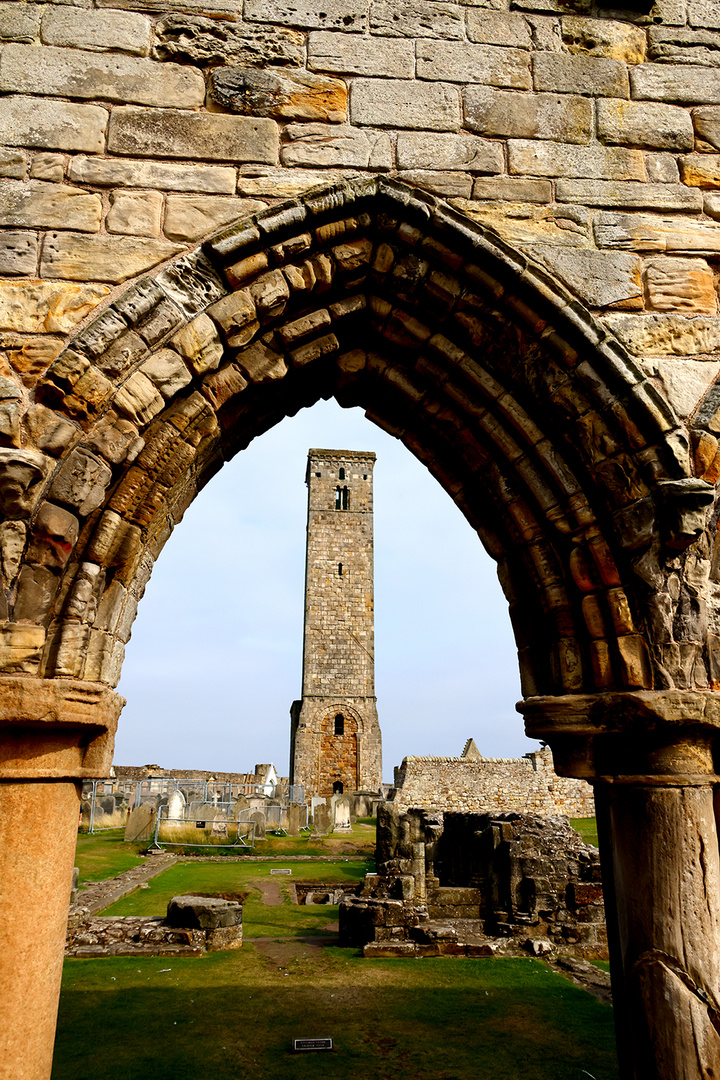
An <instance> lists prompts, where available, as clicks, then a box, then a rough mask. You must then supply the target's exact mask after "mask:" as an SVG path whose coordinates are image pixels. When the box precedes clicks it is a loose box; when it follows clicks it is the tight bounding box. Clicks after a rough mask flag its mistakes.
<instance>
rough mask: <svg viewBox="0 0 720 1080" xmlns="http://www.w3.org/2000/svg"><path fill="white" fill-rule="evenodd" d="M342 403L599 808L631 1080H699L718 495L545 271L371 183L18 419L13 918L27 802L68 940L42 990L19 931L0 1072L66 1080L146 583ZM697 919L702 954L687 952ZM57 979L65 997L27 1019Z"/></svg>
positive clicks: (57, 919) (12, 531) (255, 237)
mask: <svg viewBox="0 0 720 1080" xmlns="http://www.w3.org/2000/svg"><path fill="white" fill-rule="evenodd" d="M331 395H334V396H335V397H337V399H338V401H339V402H340V403H341V404H342V405H345V406H354V405H360V406H362V407H364V408H365V410H366V412H367V415H368V416H369V417H370V419H372V420H374V421H375V422H376V423H378V424H380V425H381V426H382V427H384V428H385V429H386V430H388V431H390V432H391V433H392V434H394V435H396V436H397V437H399V438H400V439H401V440H402V441H403V442H404V444H405V445H406V446H407V447H408V449H409V450H410V451H411V452H412V453H414V454H416V455H417V456H418V457H419V458H420V459H421V460H422V461H424V462H425V463H426V464H427V466H428V468H429V469H430V470H431V472H432V473H433V474H434V475H435V476H436V478H437V479H438V481H439V482H440V483H441V484H442V485H443V486H444V487H445V489H446V490H447V491H448V492H449V494H450V495H451V497H452V498H454V499H455V501H456V502H457V504H458V505H459V506H460V508H461V509H462V511H463V512H464V514H465V516H466V517H467V519H468V521H469V522H470V523H471V525H472V526H473V527H474V528H476V529H477V531H478V533H479V535H480V537H481V539H482V541H483V543H484V544H485V546H486V548H487V549H488V550H489V552H490V553H491V555H492V556H493V557H494V558H495V559H496V561H497V562H498V567H499V574H500V579H501V582H502V585H503V588H504V590H505V593H506V596H507V598H508V602H509V605H510V612H511V616H512V619H513V625H514V629H515V634H516V638H517V642H518V654H519V661H520V667H521V672H522V679H523V693H524V695H525V702H524V704H523V706H522V707H523V709H524V711H525V712H526V717H527V725H528V730H530V731H534V732H537V733H539V734H542V735H543V737H545V738H547V739H548V741H549V742H550V743H551V745H552V746H553V749H554V750H555V752H556V757H557V760H558V762H559V766H560V768H561V769H563V770H564V771H565V772H567V773H568V774H569V775H583V776H586V777H588V778H589V779H591V780H592V781H593V782H594V783H595V785H596V792H597V801H598V813H599V819H600V823H601V830H602V832H603V846H604V852H603V854H604V865H605V866H606V873H607V882H606V889H607V895H608V897H609V907H610V909H611V919H610V935H611V944H612V948H613V978H614V981H615V989H616V993H617V995H618V998H617V1000H618V1002H620V1005H621V1007H620V1008H619V1009H618V1013H619V1015H620V1017H621V1023H620V1025H619V1045H620V1051H621V1062H622V1068H623V1070H624V1075H626V1076H636V1077H645V1076H658V1077H660V1076H662V1077H663V1078H667V1080H670V1077H673V1078H674V1077H676V1076H679V1075H685V1076H688V1077H690V1076H693V1077H694V1076H698V1077H700V1076H709V1075H711V1073H710V1072H709V1071H708V1069H709V1068H716V1067H718V1065H719V1064H720V1049H719V1047H720V1036H719V1035H718V1021H717V1016H718V1008H717V1003H716V993H717V990H716V987H717V978H716V976H717V957H716V949H715V947H714V940H715V939H716V930H717V922H718V920H719V918H720V914H719V913H720V871H719V870H718V850H717V833H716V831H715V823H714V817H713V810H712V791H713V785H714V784H715V783H716V782H717V777H716V775H715V743H716V730H717V726H716V723H715V709H716V706H715V704H714V703H715V695H714V693H713V691H712V687H713V685H714V683H715V663H716V661H715V651H714V644H713V643H714V641H715V640H716V639H714V638H713V636H712V634H708V632H707V621H706V612H705V594H704V589H705V586H706V583H707V576H708V573H709V568H710V567H709V558H708V556H709V551H710V544H709V539H708V535H709V534H708V532H707V519H708V512H709V510H710V508H711V506H712V505H713V504H714V489H713V487H712V485H711V483H709V482H708V480H707V479H706V478H705V476H704V474H703V472H702V470H699V469H698V468H697V460H698V459H697V454H694V453H693V450H694V449H695V444H693V446H691V443H690V439H689V435H688V430H687V428H686V427H685V425H683V424H682V423H681V422H680V421H679V419H678V417H677V416H676V415H675V413H674V412H673V409H672V408H671V407H670V405H669V404H668V402H667V401H666V400H665V399H664V398H663V397H662V396H661V395H660V393H659V392H658V391H657V389H656V388H655V386H654V385H653V383H652V382H651V381H650V380H649V379H648V378H647V377H646V375H645V373H644V372H643V371H642V370H641V369H640V367H639V366H638V365H637V364H636V363H635V362H634V361H633V360H632V359H631V358H630V357H629V356H628V355H627V353H626V352H625V351H624V349H623V348H622V347H621V346H620V345H619V344H618V342H617V341H616V340H615V339H614V338H613V337H612V335H611V334H610V332H609V331H608V330H606V329H605V328H604V327H602V326H601V325H600V324H599V323H598V322H596V321H595V320H594V319H593V318H592V317H591V316H590V315H589V314H588V312H587V311H585V310H584V309H583V307H582V306H581V305H580V304H579V303H578V301H577V300H576V299H575V298H573V297H572V296H571V295H570V294H569V293H568V292H567V291H566V290H565V289H564V288H563V287H562V286H561V285H559V284H558V282H557V281H555V280H553V278H552V277H551V276H550V275H549V274H548V273H547V271H545V270H543V269H541V268H540V267H539V266H537V265H535V264H533V263H532V262H531V261H530V260H529V259H528V258H527V257H525V256H523V255H520V254H518V253H517V252H516V251H514V250H512V249H511V248H509V247H508V246H507V245H506V244H504V243H503V242H502V241H501V240H499V239H498V238H497V237H493V236H491V235H490V234H489V233H487V232H485V231H483V230H482V229H481V228H479V227H478V226H476V225H474V224H472V223H471V222H469V221H468V220H467V219H466V218H464V217H462V216H461V215H459V214H457V213H455V212H454V211H452V210H451V209H450V208H449V207H447V206H446V205H445V204H444V203H443V202H442V201H441V200H439V199H437V198H435V197H433V196H430V195H425V194H422V193H419V192H417V191H411V190H410V189H408V188H406V187H404V186H403V185H402V184H400V183H397V182H394V181H390V180H381V179H376V178H371V179H366V180H358V181H349V182H345V183H342V184H339V185H337V186H335V187H333V188H329V189H323V190H314V191H311V192H309V193H308V194H306V195H304V196H303V197H301V198H297V199H294V200H291V201H289V202H288V203H285V204H284V205H282V206H280V207H274V208H272V209H269V210H266V211H263V212H262V213H260V214H258V215H255V216H254V217H252V218H248V219H245V220H243V221H241V222H239V223H238V224H236V225H234V226H233V227H231V228H230V229H228V230H227V231H225V232H224V233H221V234H219V235H217V236H216V237H214V238H213V239H211V240H209V241H207V242H206V243H205V244H204V245H203V246H202V248H200V249H198V250H197V251H195V252H193V253H191V254H189V255H184V256H182V257H181V258H178V259H177V260H175V261H174V262H171V263H169V264H168V265H167V266H166V267H165V268H164V269H163V270H162V271H161V272H159V273H158V274H157V276H156V277H155V278H146V279H144V280H143V281H141V282H139V283H137V284H135V285H133V286H132V287H131V288H130V289H128V290H127V291H125V292H124V293H122V294H120V295H119V296H118V297H116V298H115V299H114V300H113V302H112V303H111V304H110V305H109V306H108V307H106V308H105V309H104V310H103V311H102V313H101V314H100V315H99V316H97V317H96V318H95V319H94V320H93V321H92V322H90V323H89V324H88V325H87V326H85V328H84V329H83V330H81V332H80V333H78V334H77V335H76V336H75V338H74V339H73V340H72V341H71V342H70V344H69V345H68V346H67V348H66V349H65V350H64V351H63V352H62V353H61V354H60V355H59V356H58V357H57V358H56V359H55V360H54V361H53V363H52V364H51V366H50V367H49V368H48V370H47V371H46V372H45V373H44V374H43V375H42V376H41V377H40V379H39V380H38V382H37V384H36V387H35V391H34V398H33V400H32V401H30V400H26V401H24V402H23V406H24V408H25V415H24V421H23V423H24V428H23V430H24V431H25V433H26V436H27V438H26V440H25V442H24V443H23V445H22V447H21V448H16V447H11V448H8V449H6V450H3V451H0V509H1V510H2V515H3V521H2V524H1V525H0V551H1V553H2V570H3V581H2V585H3V588H2V590H1V597H2V599H1V600H0V603H2V605H3V606H2V610H1V611H0V617H1V621H0V696H2V698H3V702H5V701H7V703H8V706H9V707H8V708H6V709H5V711H4V714H3V715H4V717H5V720H4V729H5V732H6V733H7V735H8V746H9V747H10V748H11V749H10V751H9V752H8V753H7V754H6V756H5V758H4V759H3V760H2V762H1V763H0V777H1V778H2V779H3V780H4V783H3V785H2V786H1V787H0V798H2V799H3V811H2V813H0V821H3V824H4V826H5V827H6V829H7V830H9V831H8V836H7V841H8V845H9V846H8V851H9V852H10V855H9V857H8V858H9V863H8V867H9V869H8V873H7V874H5V873H4V876H3V890H4V893H5V895H4V896H3V898H2V906H3V911H4V912H5V911H7V912H10V913H11V912H12V911H16V910H17V904H16V902H15V901H16V896H17V893H15V894H13V890H17V889H19V890H20V893H21V895H22V896H23V897H25V898H27V897H28V896H29V890H28V887H27V884H26V885H24V886H23V884H22V881H23V873H24V872H25V868H26V862H25V856H23V857H22V858H17V857H16V854H14V853H15V852H16V849H17V844H16V842H14V841H13V842H11V838H12V836H13V833H12V831H11V830H12V829H20V830H21V831H22V830H23V829H26V826H27V807H28V805H30V803H32V799H31V800H30V803H29V802H28V799H27V798H26V795H25V794H24V793H26V792H27V790H28V786H29V784H30V783H33V784H34V785H35V786H36V788H37V790H38V791H40V789H41V788H42V789H43V791H44V790H45V789H49V788H54V795H53V798H54V799H55V801H56V803H57V805H58V806H60V804H61V803H62V811H61V815H60V816H61V818H62V823H61V824H60V825H59V834H61V835H62V841H61V842H59V843H58V844H57V845H56V847H57V851H56V852H55V853H54V855H53V858H52V859H51V858H50V857H49V855H48V852H47V851H46V850H42V851H38V852H36V853H35V858H34V862H35V864H36V865H37V866H38V867H45V868H49V869H46V870H43V871H42V872H43V873H46V874H47V875H49V876H50V877H51V878H52V887H49V886H48V887H47V888H46V890H45V897H44V899H43V900H42V902H39V901H38V902H37V903H36V908H37V910H36V916H37V918H36V922H37V924H38V926H42V925H43V923H44V924H45V925H47V926H49V925H50V924H52V926H53V927H54V930H53V932H52V934H49V933H48V934H46V935H44V937H43V934H42V933H39V934H38V936H37V938H36V939H35V940H34V941H33V942H32V947H33V949H34V951H35V952H34V955H35V961H34V965H30V967H28V965H27V951H28V946H27V942H26V941H24V942H22V943H20V941H19V933H20V930H19V926H18V923H17V920H16V921H15V922H13V917H12V914H10V915H8V919H6V920H5V922H4V924H3V923H2V922H0V926H3V925H4V926H5V927H8V928H9V929H7V930H5V934H6V940H5V945H6V948H5V953H6V955H7V956H11V955H12V957H13V958H14V959H13V960H12V963H10V964H9V965H6V967H5V971H6V972H7V975H4V976H3V979H6V980H7V983H6V982H2V983H0V988H2V989H3V990H4V991H5V995H4V1000H5V1001H6V1003H8V1008H7V1009H6V1025H7V1026H6V1027H5V1029H4V1031H3V1034H2V1040H4V1042H3V1041H1V1040H0V1048H2V1049H4V1051H5V1053H4V1054H0V1062H2V1061H3V1060H4V1061H6V1062H12V1063H13V1064H12V1065H11V1066H10V1068H11V1070H12V1071H11V1072H8V1071H7V1066H4V1065H2V1064H0V1076H1V1077H3V1080H4V1078H5V1076H7V1077H8V1078H9V1077H10V1076H11V1075H12V1077H13V1080H18V1077H22V1076H24V1077H27V1078H32V1080H40V1078H44V1077H46V1076H48V1075H49V1068H50V1061H51V1028H52V1025H54V1020H53V1021H52V1023H50V1022H49V1021H48V1020H47V1016H48V1015H49V1013H52V1015H53V1016H54V1011H53V1007H52V1000H53V999H56V997H57V988H58V985H59V984H58V978H59V963H60V960H61V956H62V942H61V936H62V935H61V927H62V917H61V912H62V907H63V905H64V904H65V903H66V895H64V893H63V889H65V887H66V886H67V888H68V889H69V874H70V868H71V866H72V840H73V830H74V828H75V827H76V821H77V804H78V795H77V784H78V781H79V779H80V778H82V777H83V776H85V775H92V774H97V773H98V772H102V771H104V769H105V767H106V765H107V764H109V759H108V757H107V756H103V755H107V753H109V751H110V749H111V734H112V730H113V725H114V723H115V722H116V720H117V715H118V713H119V709H120V706H121V704H122V701H121V699H119V698H118V696H117V695H116V694H114V692H113V690H112V687H114V686H115V685H116V684H117V681H118V678H119V674H120V668H121V664H122V657H123V652H124V645H125V642H126V641H127V640H128V637H129V635H130V629H131V625H132V621H133V619H134V617H135V613H136V610H137V605H138V601H139V600H140V599H141V597H142V593H143V590H144V587H145V584H146V582H147V580H148V578H149V576H150V573H151V571H152V567H153V564H154V561H155V559H156V558H157V557H158V555H159V552H160V551H161V549H162V546H163V544H164V543H165V541H166V540H167V538H168V536H169V535H170V533H171V531H172V529H173V527H174V525H175V524H176V523H177V522H178V521H179V520H180V519H181V517H182V515H183V512H184V510H185V509H186V507H187V506H188V505H189V503H190V502H191V501H192V499H193V498H194V496H195V494H196V493H197V491H198V490H199V488H200V487H202V485H203V484H205V483H206V482H207V481H208V480H209V479H210V478H211V477H212V475H213V474H214V472H215V471H217V469H218V468H220V467H221V465H222V463H223V462H224V461H225V460H227V459H229V458H231V457H232V456H233V455H234V454H235V453H236V452H238V451H239V450H241V449H242V448H244V447H245V446H246V445H247V444H248V443H249V442H250V441H251V440H252V439H253V438H254V437H256V436H257V435H259V434H261V433H262V432H263V431H265V430H267V429H268V428H269V427H270V426H272V425H273V424H275V423H277V422H278V421H279V420H281V419H282V418H283V417H284V416H287V415H291V414H293V413H294V412H296V411H297V410H298V409H300V408H302V407H304V406H306V405H309V404H312V403H313V402H314V401H316V400H318V399H319V398H320V397H328V396H331ZM698 472H700V475H697V473H698ZM683 694H685V695H686V697H682V695H683ZM673 695H680V697H677V696H675V697H674V696H673ZM668 702H675V706H674V712H673V713H672V717H671V718H669V714H668ZM13 703H15V704H14V705H13ZM671 711H672V710H671ZM50 731H52V734H49V732H50ZM13 732H17V733H18V734H17V735H13V734H12V733H13ZM35 801H36V803H37V802H38V800H37V799H36V800H35ZM33 805H34V804H33ZM38 806H39V803H38ZM38 812H39V811H38ZM632 822H636V823H637V822H640V823H642V826H643V828H644V829H645V833H644V836H646V842H645V845H644V847H643V848H642V851H643V859H644V860H645V861H642V860H640V862H641V863H642V865H641V866H639V863H638V859H637V853H636V850H635V845H633V844H630V843H629V841H628V839H627V836H626V834H625V833H624V832H623V829H625V830H627V827H628V824H629V823H632ZM23 823H24V824H23ZM669 864H671V866H672V867H674V868H675V869H676V870H677V873H676V874H675V875H674V876H673V874H672V873H671V874H670V875H669V877H668V873H667V872H666V871H667V867H668V865H669ZM638 866H639V869H638ZM688 867H690V868H694V869H693V870H692V872H690V873H687V872H686V871H687V869H688ZM633 868H634V869H633ZM695 871H697V872H695ZM66 879H67V880H66ZM669 880H670V881H671V884H670V885H668V881H669ZM23 890H24V891H23ZM673 890H674V891H673ZM36 892H37V890H36ZM653 896H654V897H655V906H653V901H652V899H648V898H649V897H650V898H652V897H653ZM658 897H660V899H658ZM28 902H29V901H28ZM38 903H39V904H40V906H39V907H38V906H37V905H38ZM43 903H45V905H46V908H45V909H44V910H41V909H42V904H43ZM658 905H659V907H658ZM660 910H662V911H664V912H665V914H664V915H663V916H662V917H660V915H659V914H658V912H659V911H660ZM677 910H682V911H683V912H688V913H693V919H694V922H693V924H692V926H693V933H692V938H689V937H688V936H687V935H686V936H684V937H683V936H682V934H681V937H682V940H681V941H678V934H679V933H680V931H679V930H678V922H677V917H676V916H673V917H670V916H668V914H667V912H668V911H675V912H676V911H677ZM13 935H15V936H13ZM638 948H639V952H638ZM38 964H40V965H45V967H47V968H52V972H53V975H52V978H49V979H47V980H45V982H46V987H47V989H46V993H45V996H43V995H39V997H37V998H35V999H34V1004H33V1007H32V1008H31V1009H28V1008H27V1000H28V997H31V998H32V986H33V985H34V983H35V981H36V980H37V979H39V972H40V970H41V969H40V968H38ZM668 1003H669V1004H668ZM43 1018H45V1019H44V1020H43ZM625 1018H631V1019H632V1023H631V1022H630V1021H629V1020H628V1021H627V1022H626V1020H625ZM43 1025H44V1026H43ZM48 1031H50V1036H48ZM27 1045H32V1048H33V1049H32V1054H30V1055H28V1054H27V1052H26V1046H27ZM21 1050H22V1052H21ZM21 1060H23V1061H24V1064H22V1065H21V1066H20V1071H18V1066H17V1065H16V1064H15V1063H16V1062H18V1061H21ZM650 1060H651V1061H652V1062H654V1064H653V1065H652V1067H651V1068H648V1067H647V1062H648V1061H650ZM4 1068H5V1069H6V1072H3V1069H4ZM22 1068H25V1070H26V1071H25V1072H24V1073H23V1072H22ZM653 1070H654V1071H653ZM703 1070H704V1071H703Z"/></svg>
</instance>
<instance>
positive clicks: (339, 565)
mask: <svg viewBox="0 0 720 1080" xmlns="http://www.w3.org/2000/svg"><path fill="white" fill-rule="evenodd" d="M342 575H343V567H342V563H341V562H339V563H338V577H342Z"/></svg>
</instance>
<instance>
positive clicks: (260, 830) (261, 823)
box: [248, 810, 266, 840]
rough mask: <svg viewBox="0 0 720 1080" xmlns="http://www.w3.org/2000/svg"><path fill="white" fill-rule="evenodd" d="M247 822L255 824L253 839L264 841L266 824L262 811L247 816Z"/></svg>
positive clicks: (254, 811)
mask: <svg viewBox="0 0 720 1080" xmlns="http://www.w3.org/2000/svg"><path fill="white" fill-rule="evenodd" d="M248 820H249V821H252V822H254V824H255V839H256V840H264V839H265V831H266V824H265V815H264V814H263V812H262V810H253V811H252V812H251V814H250V815H249V818H248Z"/></svg>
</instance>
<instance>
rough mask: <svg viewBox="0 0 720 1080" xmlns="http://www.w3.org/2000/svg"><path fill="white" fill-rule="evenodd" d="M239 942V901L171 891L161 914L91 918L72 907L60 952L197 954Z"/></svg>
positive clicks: (87, 954)
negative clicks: (63, 946)
mask: <svg viewBox="0 0 720 1080" xmlns="http://www.w3.org/2000/svg"><path fill="white" fill-rule="evenodd" d="M241 946H242V903H240V902H239V901H237V900H229V899H226V898H223V897H209V896H175V897H173V899H172V900H171V901H170V903H169V904H168V909H167V915H166V916H165V918H162V917H159V916H154V917H148V916H127V917H126V916H117V915H115V916H111V915H101V916H95V917H92V916H90V915H89V914H88V912H87V910H83V909H82V908H79V909H78V908H76V909H75V910H74V911H72V912H71V914H70V918H69V919H68V929H67V939H66V945H65V955H66V956H76V957H85V958H86V959H87V958H89V957H99V956H202V955H203V953H206V952H217V951H218V950H221V949H239V948H241Z"/></svg>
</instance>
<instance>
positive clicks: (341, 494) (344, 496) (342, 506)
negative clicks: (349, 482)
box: [335, 485, 348, 510]
mask: <svg viewBox="0 0 720 1080" xmlns="http://www.w3.org/2000/svg"><path fill="white" fill-rule="evenodd" d="M347 508H348V489H347V487H340V485H338V486H337V487H336V488H335V509H336V510H347Z"/></svg>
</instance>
